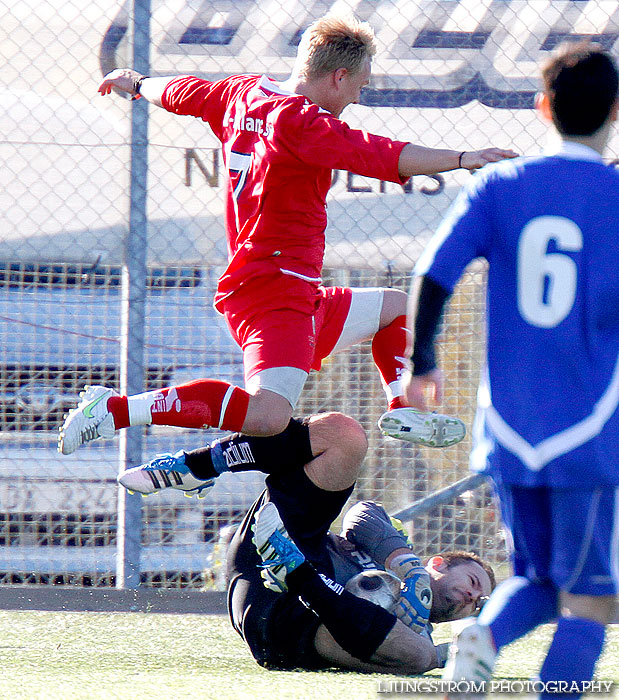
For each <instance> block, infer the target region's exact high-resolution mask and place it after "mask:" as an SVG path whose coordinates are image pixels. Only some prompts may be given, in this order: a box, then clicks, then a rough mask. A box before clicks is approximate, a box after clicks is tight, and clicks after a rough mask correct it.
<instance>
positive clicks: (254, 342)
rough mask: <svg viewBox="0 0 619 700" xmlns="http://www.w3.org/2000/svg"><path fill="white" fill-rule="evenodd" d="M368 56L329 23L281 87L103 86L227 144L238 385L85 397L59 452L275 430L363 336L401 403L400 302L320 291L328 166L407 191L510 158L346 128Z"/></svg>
mask: <svg viewBox="0 0 619 700" xmlns="http://www.w3.org/2000/svg"><path fill="white" fill-rule="evenodd" d="M375 50H376V47H375V40H374V33H373V31H372V29H371V28H370V26H369V25H368V24H367V23H364V22H359V21H358V20H357V19H356V18H354V17H352V16H338V15H326V16H324V17H322V18H320V19H318V20H317V21H316V22H314V23H313V24H312V25H310V27H309V28H308V29H307V30H306V31H305V33H304V35H303V37H302V39H301V42H300V45H299V50H298V54H297V60H296V63H295V66H294V69H293V72H292V75H291V77H290V78H289V79H288V80H287V81H285V82H283V83H279V84H278V83H276V82H274V81H273V80H271V79H269V78H268V77H266V76H256V75H234V76H231V77H228V78H224V79H223V80H219V81H216V82H211V81H208V80H202V79H200V78H196V77H192V76H177V77H157V78H149V77H145V76H142V75H140V74H139V73H137V72H136V71H134V70H131V69H128V68H124V69H117V70H114V71H112V72H111V73H109V74H108V75H106V76H105V78H104V79H103V81H102V82H101V84H100V86H99V92H100V93H101V94H102V95H107V94H109V93H110V92H111V90H112V88H116V89H118V90H121V91H124V92H127V93H129V94H131V95H133V96H135V97H139V96H141V97H143V98H144V99H146V100H148V101H149V102H151V103H153V104H155V105H158V106H160V107H163V108H164V109H166V110H168V111H170V112H173V113H174V114H179V115H193V116H195V117H198V118H201V119H203V120H204V121H206V122H207V123H208V124H209V126H210V127H211V129H212V130H213V132H214V133H215V135H216V136H217V137H218V138H219V139H220V140H221V143H222V148H223V154H224V162H225V167H226V171H227V179H226V187H227V192H226V231H227V239H228V249H229V264H228V267H227V269H226V271H225V272H224V274H223V275H222V276H221V278H220V279H219V284H218V287H217V293H216V296H215V306H216V308H217V309H218V311H220V312H221V313H222V314H223V315H224V316H225V318H226V321H227V323H228V326H229V328H230V331H231V332H232V335H233V336H234V338H235V340H236V341H237V342H238V343H239V345H240V347H241V348H242V350H243V357H244V369H245V389H242V388H240V387H235V386H232V385H230V384H228V383H226V382H222V381H216V380H211V379H201V380H197V381H194V382H190V383H188V384H184V385H181V386H177V387H170V388H167V389H163V390H161V391H154V392H146V393H144V394H140V395H137V396H132V397H120V396H117V395H116V394H115V392H114V391H113V390H112V389H108V388H105V387H89V388H87V391H86V393H85V394H84V396H83V399H82V401H81V403H80V404H79V405H78V407H77V408H76V409H74V410H73V411H71V412H70V413H69V416H68V418H67V420H66V421H65V423H64V425H63V426H62V428H61V431H60V441H59V449H60V450H61V452H63V453H64V454H70V453H71V452H73V451H74V450H75V449H76V448H77V447H78V446H79V445H81V444H83V443H84V442H87V441H89V440H92V439H96V438H98V437H111V436H112V435H113V434H114V431H115V430H118V429H119V428H124V427H128V426H130V425H149V424H151V423H154V424H165V425H176V426H182V427H195V428H201V427H204V426H211V427H216V428H221V429H225V430H240V431H242V432H244V433H246V434H250V435H263V436H267V435H275V434H278V433H280V432H281V431H283V430H284V429H285V428H286V426H287V425H288V423H289V421H290V418H291V416H292V412H293V409H294V406H295V404H296V402H297V400H298V398H299V395H300V393H301V391H302V389H303V385H304V383H305V380H306V378H307V376H308V373H309V371H310V369H312V368H313V369H319V368H320V364H321V361H322V360H323V359H324V358H325V357H327V356H328V355H330V354H331V353H332V352H335V351H339V350H341V349H344V348H346V347H349V346H350V345H353V344H355V343H358V342H361V341H364V340H367V339H370V338H372V339H373V341H372V342H373V356H374V359H375V362H376V364H377V366H378V369H379V372H380V374H381V379H382V381H383V385H384V387H385V390H386V393H387V397H388V401H389V408H399V407H401V406H402V405H404V404H403V403H402V402H401V400H400V397H401V394H402V392H401V391H400V382H399V377H400V375H401V374H402V372H403V369H404V368H405V367H404V363H405V362H406V360H405V359H404V358H405V357H407V353H406V346H407V330H406V295H405V294H404V293H403V292H400V291H399V290H394V289H347V288H346V289H345V288H338V287H324V286H322V284H321V270H322V263H323V254H324V247H325V228H326V224H327V213H326V203H325V200H326V196H327V192H328V190H329V186H330V183H331V177H332V170H333V169H342V170H348V171H350V172H353V173H356V174H359V175H363V176H368V177H375V178H379V179H381V180H385V181H390V182H396V183H402V184H403V183H405V182H406V180H407V179H408V178H410V177H411V176H413V175H421V174H432V173H437V172H442V171H447V170H454V169H456V168H459V167H463V168H465V169H467V170H475V169H477V168H480V167H482V166H483V165H485V164H486V163H489V162H493V161H497V160H501V159H503V158H510V157H513V156H515V155H516V154H515V153H514V152H512V151H508V150H502V149H498V148H488V149H485V150H481V151H465V152H458V151H452V150H444V149H433V148H425V147H423V146H418V145H413V144H411V143H405V142H401V141H394V140H391V139H389V138H385V137H382V136H376V135H373V134H370V133H367V132H365V131H362V130H355V129H351V128H350V127H349V126H348V125H347V124H346V123H345V122H343V121H341V120H340V119H339V117H340V114H341V113H342V111H343V110H344V108H345V107H346V106H347V105H349V104H353V103H358V102H359V98H360V94H361V89H362V88H363V87H364V86H365V85H367V84H368V82H369V78H370V72H371V59H372V56H373V55H374V53H375ZM411 410H412V409H411ZM413 432H414V431H413ZM462 434H463V433H462ZM413 438H414V436H413ZM422 439H423V438H422ZM437 446H440V445H437Z"/></svg>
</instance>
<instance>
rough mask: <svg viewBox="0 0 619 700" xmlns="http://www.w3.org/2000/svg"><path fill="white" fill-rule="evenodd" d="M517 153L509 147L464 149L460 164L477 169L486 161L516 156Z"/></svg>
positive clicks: (494, 161) (466, 167) (470, 168)
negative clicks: (478, 149) (476, 149)
mask: <svg viewBox="0 0 619 700" xmlns="http://www.w3.org/2000/svg"><path fill="white" fill-rule="evenodd" d="M517 157H518V153H516V152H515V151H512V150H510V149H507V150H505V149H503V148H484V149H483V150H482V151H465V152H464V154H463V155H462V159H461V161H460V165H461V166H462V167H463V168H464V169H465V170H477V169H478V168H483V166H484V165H486V164H487V163H496V162H497V161H499V160H504V159H505V158H517Z"/></svg>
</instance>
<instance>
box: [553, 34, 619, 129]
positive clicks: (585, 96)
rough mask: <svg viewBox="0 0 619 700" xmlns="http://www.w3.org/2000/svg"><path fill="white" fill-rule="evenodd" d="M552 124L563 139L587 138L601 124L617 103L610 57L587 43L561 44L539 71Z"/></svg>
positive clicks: (617, 80) (617, 85)
mask: <svg viewBox="0 0 619 700" xmlns="http://www.w3.org/2000/svg"><path fill="white" fill-rule="evenodd" d="M542 80H543V83H544V92H545V93H546V94H547V95H548V98H549V101H550V109H551V112H552V121H553V122H554V125H555V126H556V127H557V129H558V131H559V133H561V134H563V135H565V136H589V135H591V134H593V133H595V132H596V131H597V130H598V129H599V128H600V127H601V126H602V124H604V122H605V121H606V119H607V118H608V115H609V113H610V110H611V109H612V106H613V104H614V102H615V100H616V99H617V91H618V88H619V77H618V74H617V66H616V65H615V63H614V61H613V59H612V57H611V56H610V55H609V54H608V53H606V52H605V51H604V49H603V48H602V47H601V46H599V45H598V44H594V43H591V42H589V41H578V42H563V43H562V44H560V45H559V46H557V48H556V49H555V51H554V52H553V54H552V56H551V57H550V58H549V59H548V61H546V63H545V64H544V66H543V67H542Z"/></svg>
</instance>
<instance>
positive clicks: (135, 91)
mask: <svg viewBox="0 0 619 700" xmlns="http://www.w3.org/2000/svg"><path fill="white" fill-rule="evenodd" d="M146 78H148V76H147V75H141V76H140V77H139V78H136V79H135V80H134V81H133V94H134V95H139V94H140V88H141V87H142V82H143V81H144V80H145V79H146Z"/></svg>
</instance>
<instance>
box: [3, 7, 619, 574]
mask: <svg viewBox="0 0 619 700" xmlns="http://www.w3.org/2000/svg"><path fill="white" fill-rule="evenodd" d="M343 8H347V9H350V10H352V11H354V12H355V14H357V15H358V16H359V17H360V18H362V19H364V20H367V21H369V22H370V23H371V24H372V26H373V27H374V28H375V30H376V34H377V39H378V52H377V55H376V57H375V60H374V64H373V77H372V80H371V84H370V86H369V87H368V88H367V89H366V90H365V91H364V94H363V97H362V104H360V105H352V106H350V107H349V108H348V109H347V110H346V112H345V113H344V115H343V116H344V119H345V120H346V121H347V122H348V123H349V124H350V126H352V127H363V128H365V129H367V130H369V131H373V132H375V133H380V134H384V135H387V136H391V137H393V138H397V139H401V140H410V141H412V142H415V143H420V144H423V145H425V146H431V147H447V148H452V149H455V150H465V149H467V150H470V149H477V148H482V147H485V146H489V145H496V146H501V147H511V148H514V149H515V150H517V151H519V152H521V153H525V154H527V153H535V152H538V151H539V150H540V149H541V148H542V147H543V145H544V143H545V139H546V136H545V134H546V129H545V127H544V126H543V124H542V123H541V122H540V121H539V120H538V117H537V116H536V115H535V112H534V110H533V99H534V94H535V91H536V90H537V88H538V81H537V70H538V64H539V61H540V60H541V59H543V57H544V56H545V55H547V52H548V51H549V50H551V49H552V48H553V47H554V46H555V45H556V44H557V43H558V42H559V41H561V40H563V39H566V38H567V39H569V38H581V37H588V38H592V39H594V40H596V41H598V42H600V43H601V44H603V45H604V46H605V47H606V48H608V49H610V50H612V51H613V52H615V54H617V52H619V41H618V38H619V5H618V4H617V2H616V0H589V1H581V0H574V1H571V2H570V1H567V0H561V1H554V0H340V1H335V2H333V1H327V0H313V1H310V2H308V1H307V0H305V1H304V2H300V1H299V2H297V1H296V0H289V1H288V2H285V3H284V2H281V0H270V1H268V0H267V1H258V0H202V1H197V0H175V1H174V2H172V1H171V0H152V3H151V13H150V17H151V19H150V66H151V74H152V75H174V74H179V73H191V74H195V75H199V76H201V77H205V78H208V79H215V78H220V77H222V76H224V75H227V74H231V73H247V72H251V73H266V74H268V75H269V76H270V77H272V78H274V79H282V78H285V77H287V75H288V74H289V72H290V70H291V68H292V64H293V60H294V55H295V52H296V47H297V44H298V41H299V38H300V35H301V33H302V31H303V30H304V28H305V27H306V26H307V25H308V24H309V23H310V22H311V21H312V20H313V19H315V18H316V17H318V16H320V15H322V14H324V13H325V12H327V11H329V10H337V9H343ZM131 16H132V6H131V4H130V3H128V2H127V3H125V2H116V1H113V0H108V1H107V2H105V3H104V2H96V0H95V1H94V2H91V3H86V4H84V3H77V2H74V1H73V0H50V2H47V3H40V2H38V0H37V1H35V0H12V2H10V3H9V2H7V0H0V34H1V41H0V55H1V57H2V61H3V76H4V82H3V85H2V86H1V87H0V92H1V100H0V124H1V127H2V128H1V134H2V135H1V136H0V162H1V163H2V167H1V168H0V183H1V187H0V431H1V433H0V583H4V584H9V583H11V584H23V583H28V584H52V583H53V584H78V585H90V586H109V585H114V584H115V576H116V574H115V571H116V569H115V562H116V557H117V534H118V487H117V485H116V473H117V470H118V461H119V444H118V439H116V440H114V441H107V442H99V443H95V444H93V445H91V446H85V447H83V448H81V449H80V450H78V452H77V453H76V454H75V455H71V456H69V457H61V456H60V455H59V454H58V453H57V452H56V434H57V429H58V426H59V424H60V423H61V421H62V416H63V414H64V413H65V412H66V411H67V410H68V409H69V408H70V407H71V406H72V405H74V404H75V401H76V397H77V395H78V393H79V391H80V390H81V388H82V387H83V385H84V384H87V383H95V384H99V383H100V384H107V385H111V386H115V387H118V386H119V382H120V366H121V344H120V336H121V312H122V286H123V285H122V279H123V260H124V257H123V256H124V248H125V241H126V238H127V235H128V230H129V224H128V218H129V207H130V201H129V191H130V156H131V110H132V109H133V107H132V103H131V102H130V101H128V100H126V99H121V98H120V97H118V96H114V97H108V98H102V97H100V96H99V95H98V94H97V92H96V88H97V85H98V82H99V81H100V78H101V76H102V75H103V74H105V73H107V72H108V71H109V70H111V69H113V68H115V67H122V66H126V65H131V56H132V52H131V51H132V47H131V42H130V38H131V31H130V29H131V22H130V18H131ZM148 109H149V113H148V118H149V134H148V149H147V153H148V189H147V241H148V242H147V250H146V265H147V269H146V280H145V294H146V296H145V316H146V327H145V339H144V365H145V372H144V374H145V376H144V386H145V387H148V388H157V387H162V386H166V385H169V384H175V383H180V382H183V381H186V380H189V379H193V378H199V377H204V376H207V377H215V378H221V379H225V380H228V381H232V382H235V383H240V382H242V361H241V360H242V358H241V355H240V352H239V350H238V348H237V347H236V346H235V345H234V343H233V342H232V340H231V338H230V336H229V334H228V331H227V330H226V328H225V327H224V324H223V322H222V319H221V318H220V317H218V316H217V314H216V313H215V312H214V310H213V309H212V306H211V300H212V296H213V293H214V288H215V284H216V280H217V277H218V275H219V274H220V273H221V271H222V270H223V266H224V265H225V260H226V243H225V236H224V228H223V191H222V190H223V187H222V185H223V176H222V161H221V156H220V154H219V150H218V142H217V140H216V138H215V137H214V136H213V135H212V133H211V132H210V131H209V129H208V128H207V127H206V125H205V124H204V123H202V122H200V121H198V120H194V119H191V118H188V117H182V118H179V117H176V116H172V115H170V114H168V113H166V112H164V111H163V110H160V109H157V108H155V107H149V108H148ZM618 156H619V140H618V138H617V136H616V135H615V136H614V137H613V140H612V142H611V149H610V157H611V159H612V158H617V157H618ZM467 177H469V176H468V174H467V173H465V172H464V171H455V172H451V173H447V174H445V175H437V176H434V177H415V178H413V179H412V181H411V182H409V184H408V185H407V186H406V187H404V188H402V187H399V186H396V185H393V184H388V183H383V182H378V181H375V180H370V179H366V178H361V177H357V176H355V175H351V174H350V173H346V172H335V173H334V175H333V185H332V188H331V192H330V194H329V198H328V212H329V220H330V223H329V228H328V232H327V241H328V247H327V252H326V271H325V272H326V274H325V281H326V283H335V284H338V285H354V286H374V285H381V286H393V287H397V288H400V289H404V290H407V289H408V286H409V282H410V272H411V270H412V267H413V265H414V263H415V261H416V259H417V257H418V255H419V253H420V251H421V250H422V248H423V246H424V245H425V243H426V242H427V240H428V238H429V236H430V235H431V234H432V232H433V231H434V230H435V228H436V226H437V225H438V222H439V221H440V219H441V217H442V216H443V215H444V214H445V211H446V210H447V208H448V206H449V204H450V202H451V201H452V200H453V198H454V196H455V194H456V192H457V190H458V188H459V187H460V185H461V184H462V183H463V182H464V181H465V180H466V178H467ZM483 286H484V270H483V266H481V265H474V266H473V267H472V268H471V269H470V270H469V271H468V272H467V274H466V276H465V277H464V279H463V280H462V282H461V284H460V285H459V288H458V290H457V292H456V294H455V295H454V297H453V299H452V301H451V304H450V308H449V311H448V314H447V316H446V319H445V324H444V329H443V335H442V343H441V353H442V363H443V367H444V369H445V373H446V375H447V376H446V380H447V381H446V383H447V387H448V394H447V396H446V399H445V403H444V410H445V411H447V412H450V413H454V414H457V415H459V416H461V417H462V418H463V419H464V420H465V421H466V423H467V425H468V426H470V425H471V423H472V419H473V412H474V404H475V389H476V384H477V379H478V375H479V371H480V358H481V356H482V350H483V336H484V330H483V303H484V295H483ZM384 405H385V401H384V396H383V394H382V389H381V387H380V382H379V379H378V375H377V373H376V371H375V368H374V366H373V363H372V361H371V355H370V351H369V347H368V346H367V345H363V346H359V347H358V348H355V349H353V350H352V351H350V352H347V353H343V354H341V355H338V356H336V357H334V358H331V359H330V360H329V361H328V362H327V363H326V365H325V367H324V368H323V370H322V371H321V372H320V373H318V374H314V375H312V376H311V378H310V381H309V383H308V385H307V387H306V390H305V392H304V395H303V397H302V401H301V404H300V406H299V413H303V414H306V413H310V412H314V411H322V410H340V411H344V412H345V413H348V414H350V415H352V416H354V417H355V418H357V419H358V420H359V421H361V423H362V424H363V426H364V427H365V429H366V430H367V434H368V438H369V442H370V449H369V453H368V457H367V459H366V462H365V465H364V470H363V474H362V478H361V479H360V480H359V483H358V486H357V489H356V496H357V497H360V498H374V499H377V500H379V501H381V502H382V503H383V504H384V505H385V506H386V507H387V508H388V509H389V510H390V511H392V512H393V511H395V510H397V509H399V508H403V507H405V506H407V505H409V504H410V503H412V502H414V501H416V500H418V499H420V498H422V497H423V496H425V495H427V494H429V493H431V492H433V491H435V490H437V489H439V488H441V487H443V486H445V485H447V484H450V483H452V482H454V481H456V480H458V479H459V478H461V477H463V476H464V475H465V474H466V472H467V461H468V451H469V449H470V442H469V440H468V439H467V440H466V441H464V442H463V443H461V444H460V445H458V446H455V447H452V448H449V449H447V450H442V451H441V450H429V449H424V448H416V447H413V446H409V445H404V444H401V443H399V442H396V441H392V440H387V439H384V438H382V437H381V435H380V434H379V432H378V430H377V428H376V421H377V419H378V418H379V416H380V414H381V413H382V411H383V409H384ZM132 430H133V431H135V430H140V429H138V428H133V429H132ZM215 436H216V433H215V432H212V431H205V432H201V431H190V430H182V429H178V428H165V427H158V426H153V427H149V428H147V429H144V438H143V452H144V457H145V458H146V457H149V456H152V455H154V454H156V453H159V452H174V451H176V450H178V449H181V448H185V449H192V448H195V447H198V446H200V445H203V444H205V443H206V442H207V441H210V440H212V439H213V438H214V437H215ZM261 484H262V476H261V475H260V474H254V473H247V474H243V475H235V476H231V475H224V476H222V477H221V478H220V479H218V481H217V485H216V487H215V488H214V489H213V490H212V491H210V492H209V494H208V496H207V498H205V499H204V500H201V501H197V500H189V499H186V498H183V495H182V494H180V493H179V492H176V491H172V492H165V493H162V494H159V495H157V496H154V497H152V498H149V499H146V500H144V501H143V504H142V507H141V519H142V522H143V527H142V534H141V539H142V552H141V567H140V568H141V574H140V575H141V580H142V581H143V583H144V584H145V585H150V586H162V587H180V586H193V587H206V586H214V585H215V586H216V585H218V583H219V578H218V562H219V560H220V558H221V552H220V548H218V547H217V546H216V545H217V542H218V541H219V540H220V539H221V538H222V537H224V536H225V533H226V532H227V531H228V530H226V527H227V526H229V525H234V523H236V522H238V521H239V520H240V518H241V517H242V515H243V513H244V512H245V510H246V508H247V507H248V506H249V504H250V503H251V502H252V500H253V499H254V497H255V496H256V495H257V493H259V491H260V489H261ZM412 528H413V530H414V540H415V543H416V545H417V547H418V550H419V552H420V554H423V555H430V554H432V553H435V552H437V551H439V550H440V549H444V548H454V547H457V548H470V549H474V550H475V551H477V552H478V553H479V554H481V555H482V556H484V557H487V558H488V559H490V560H491V561H493V562H502V561H503V560H504V558H505V548H504V543H503V540H502V537H501V534H500V527H499V524H498V516H497V513H496V510H495V508H494V506H493V505H492V502H491V499H490V495H489V493H488V491H487V489H480V490H478V491H476V492H471V493H467V494H464V495H462V496H460V497H459V498H458V500H457V501H455V502H453V503H450V504H446V505H444V506H437V507H436V508H435V509H433V510H432V511H430V512H429V513H427V514H425V515H424V516H423V517H420V518H417V519H415V520H414V521H413V523H412Z"/></svg>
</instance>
